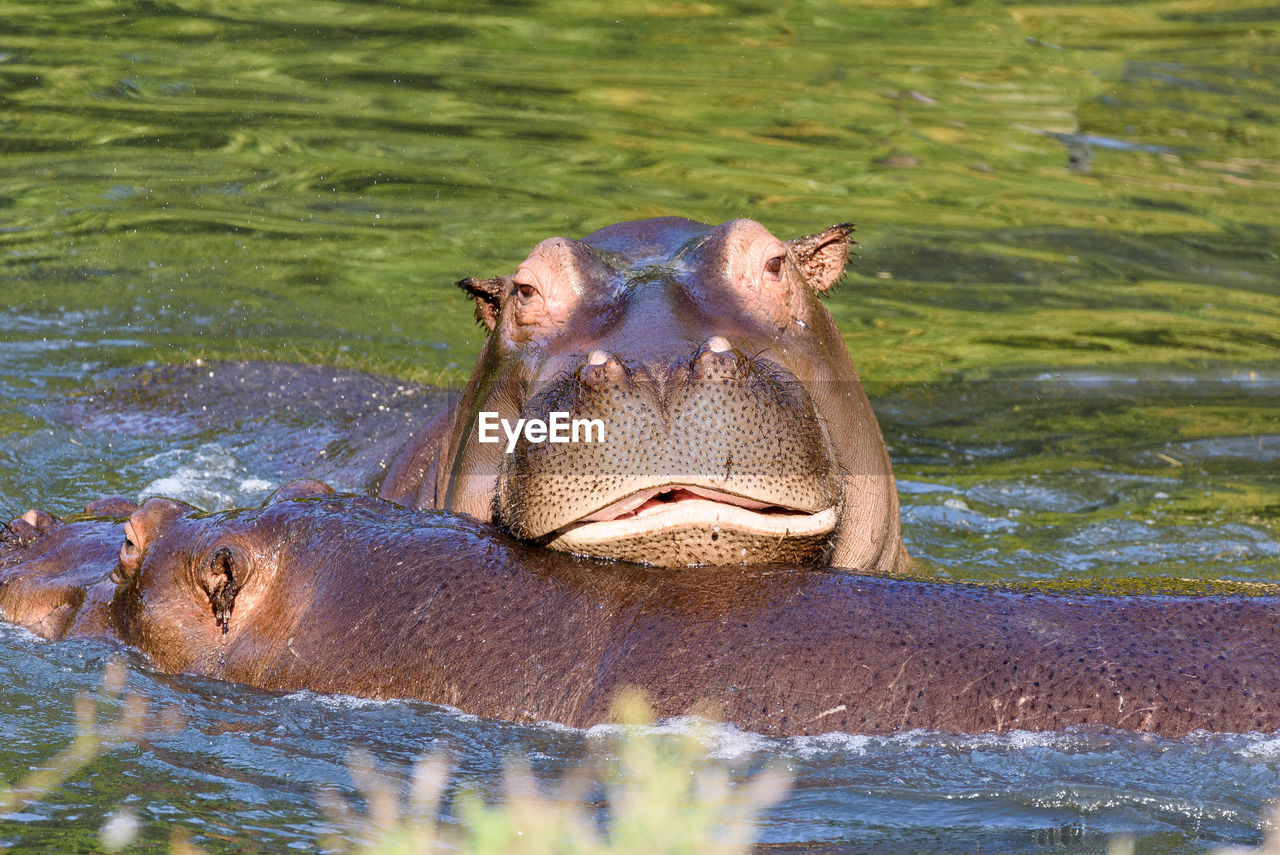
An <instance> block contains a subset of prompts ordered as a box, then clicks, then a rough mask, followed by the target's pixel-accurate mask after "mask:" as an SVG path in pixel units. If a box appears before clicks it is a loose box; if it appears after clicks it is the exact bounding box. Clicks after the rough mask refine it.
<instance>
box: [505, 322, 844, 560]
mask: <svg viewBox="0 0 1280 855" xmlns="http://www.w3.org/2000/svg"><path fill="white" fill-rule="evenodd" d="M524 412H525V414H526V415H527V417H528V418H537V417H545V414H546V413H551V412H561V413H568V414H569V416H570V418H571V419H572V420H573V421H575V422H583V421H594V422H597V423H598V424H600V425H602V426H603V431H602V433H603V437H602V441H599V442H577V443H574V442H567V443H552V442H546V441H544V442H536V443H535V442H530V441H528V440H527V439H524V438H522V439H521V440H520V442H519V443H518V444H517V446H516V448H515V449H514V451H513V453H512V454H509V455H506V456H505V458H504V460H503V465H502V467H501V470H500V472H499V476H498V489H497V491H496V494H495V497H494V519H495V521H497V522H499V524H501V525H503V526H505V527H507V528H508V529H509V530H510V531H512V532H513V533H514V534H516V535H517V536H518V537H522V538H524V539H527V540H535V541H540V542H543V543H545V544H546V545H547V546H549V547H551V548H553V549H560V550H564V551H567V552H575V553H581V554H587V555H595V556H600V557H608V558H618V559H625V560H630V561H645V562H648V563H650V564H659V565H662V566H681V565H686V564H755V563H762V562H787V561H790V562H807V561H813V560H817V559H820V558H822V557H823V555H824V553H825V551H826V550H827V548H828V546H829V543H830V540H831V538H832V537H833V535H834V533H835V531H836V524H837V522H838V520H839V518H840V503H841V484H842V478H841V473H840V469H839V466H838V465H837V464H836V462H835V455H834V452H833V449H832V447H831V442H830V440H829V438H828V437H827V435H826V432H825V431H824V429H823V427H822V422H821V420H820V419H819V418H818V417H817V414H816V412H815V411H814V406H813V402H812V400H811V399H810V397H809V394H808V392H807V390H806V389H805V387H804V386H803V385H802V384H801V383H800V382H799V380H797V379H796V377H795V376H794V375H792V374H791V373H790V372H789V371H787V370H786V369H785V368H783V367H782V366H780V365H777V364H776V363H772V362H769V361H768V360H766V359H763V358H760V357H755V358H752V357H750V356H747V355H745V354H743V353H741V352H739V351H738V350H737V349H736V348H734V347H732V346H731V345H730V344H729V342H728V341H726V340H725V339H724V338H722V337H720V336H715V337H712V338H711V339H710V340H709V341H708V342H707V343H705V344H704V345H702V346H701V347H700V348H698V350H697V351H696V352H694V353H693V354H692V355H691V356H689V357H688V358H685V359H680V360H677V361H675V363H674V364H671V365H643V364H626V363H624V362H621V361H619V360H618V358H617V357H615V356H612V355H610V354H607V353H605V352H603V351H600V350H596V351H593V352H592V353H591V354H590V355H589V356H588V358H587V359H586V360H585V364H583V365H582V366H581V367H580V368H579V369H578V370H577V371H573V372H566V373H564V374H562V375H560V377H559V378H557V379H556V380H555V381H554V382H552V383H551V384H550V385H548V386H547V387H546V388H545V389H543V390H542V391H541V392H540V393H538V394H537V395H535V396H534V397H532V398H531V399H530V401H529V404H528V406H527V407H526V408H525V411H524Z"/></svg>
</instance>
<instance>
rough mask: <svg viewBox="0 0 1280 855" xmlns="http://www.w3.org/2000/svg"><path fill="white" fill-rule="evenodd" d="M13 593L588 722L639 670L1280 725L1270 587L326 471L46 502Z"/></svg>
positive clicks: (662, 698)
mask: <svg viewBox="0 0 1280 855" xmlns="http://www.w3.org/2000/svg"><path fill="white" fill-rule="evenodd" d="M309 494H321V495H318V496H316V497H312V498H306V496H308V495H309ZM299 497H302V498H299ZM108 510H113V511H114V512H116V513H118V512H120V511H121V510H129V507H128V506H124V507H121V506H119V505H117V506H115V507H114V508H113V509H108ZM100 512H106V511H100ZM122 544H123V545H122ZM112 577H114V581H113V578H112ZM0 610H2V611H3V615H4V617H5V618H6V619H7V620H10V621H13V622H16V623H20V624H22V625H24V626H28V627H30V628H32V629H33V630H34V631H36V632H38V633H40V634H42V635H44V636H46V637H49V638H60V637H68V636H88V637H101V638H109V639H114V640H116V641H120V642H123V643H125V644H127V645H129V646H131V647H133V648H134V649H136V650H138V651H139V652H140V653H141V654H142V655H143V656H145V657H146V658H147V659H148V660H149V661H150V663H151V664H152V665H153V666H154V667H155V668H157V669H159V670H161V671H166V672H186V673H191V674H199V675H204V676H208V677H213V678H217V679H223V680H230V681H235V682H240V683H245V684H248V685H252V686H257V687H260V688H263V689H270V690H282V691H283V690H294V689H304V688H305V689H311V690H314V691H319V692H339V693H346V694H352V695H357V696H361V697H372V698H413V699H419V700H423V701H428V702H434V703H445V704H450V705H453V706H456V707H458V708H460V709H462V710H463V711H465V712H469V713H475V714H477V715H483V716H490V717H495V718H501V719H510V720H551V721H557V722H563V723H566V724H570V725H575V726H585V725H590V724H593V723H596V722H599V721H603V720H605V719H606V718H607V715H608V709H609V705H610V702H611V701H612V700H613V698H614V697H615V694H616V693H617V692H618V691H619V690H620V689H622V688H623V687H626V686H638V687H640V688H642V689H644V690H645V691H646V692H647V693H648V694H649V696H650V697H651V698H652V700H653V702H654V704H655V707H656V710H657V712H658V713H659V714H661V715H674V714H680V713H684V712H687V711H690V710H697V711H701V712H704V713H709V714H711V715H714V716H719V717H722V718H723V719H725V720H727V721H730V722H733V723H735V724H738V725H740V726H742V727H744V728H748V729H750V730H753V731H758V732H762V733H767V734H777V735H785V734H803V733H820V732H825V731H844V732H849V733H891V732H895V731H900V730H905V729H911V728H936V729H943V730H953V731H964V732H988V731H1007V730H1011V729H1029V730H1044V729H1060V728H1064V727H1070V726H1073V725H1094V726H1109V727H1116V728H1122V729H1127V730H1139V731H1150V732H1153V733H1158V734H1162V735H1169V736H1176V735H1182V734H1186V733H1188V732H1190V731H1192V730H1195V729H1206V730H1213V731H1254V730H1256V731H1264V732H1270V731H1274V730H1276V729H1278V728H1280V636H1277V634H1276V632H1275V623H1276V619H1277V616H1278V615H1280V602H1277V600H1276V599H1274V598H1267V597H1258V598H1227V597H1205V598H1175V597H1068V596H1058V595H1036V594H1013V593H1005V592H999V591H993V590H989V589H983V588H978V587H966V586H957V585H948V584H938V583H923V582H912V581H906V580H901V579H894V578H886V577H874V576H865V575H855V574H851V573H847V572H843V571H839V570H831V569H823V568H816V567H795V566H783V567H774V566H754V567H734V568H724V567H715V568H712V567H696V568H683V569H678V570H659V569H653V568H644V567H640V566H638V565H630V564H625V563H622V564H617V563H609V562H600V561H596V560H592V559H583V558H576V557H573V556H569V555H565V554H561V553H556V552H553V551H550V550H544V549H539V548H536V547H531V546H528V545H526V544H523V543H521V542H518V541H515V540H513V539H511V538H509V537H507V536H506V535H504V534H503V533H502V532H500V531H498V530H496V529H495V528H494V527H492V526H490V525H487V524H484V523H480V522H477V521H474V520H469V519H466V518H463V517H460V516H456V515H451V514H445V513H440V512H414V511H409V510H406V509H403V508H401V507H398V506H395V505H393V504H390V503H388V502H385V501H381V500H378V499H374V498H369V497H340V496H332V495H324V489H323V488H322V487H321V486H319V485H315V484H302V485H300V486H291V487H289V488H286V489H285V490H284V491H283V492H282V493H281V495H280V496H278V497H277V498H276V500H274V501H272V502H271V503H270V504H268V505H266V506H265V507H263V508H260V509H251V510H238V511H228V512H223V513H217V514H203V513H200V512H197V511H195V510H194V509H192V508H191V507H189V506H187V505H184V504H182V503H179V502H173V501H171V500H165V499H153V500H149V501H148V502H147V503H146V504H145V505H144V506H143V507H142V508H140V509H136V510H133V511H132V515H131V517H130V519H129V520H128V523H127V525H125V526H124V527H123V530H122V526H121V524H120V522H119V521H116V522H114V523H112V522H108V521H104V520H102V519H88V520H81V521H73V522H68V523H63V524H60V523H58V522H57V521H56V520H53V519H52V518H48V517H42V518H39V519H37V518H36V517H34V516H31V515H28V521H25V522H24V521H15V523H14V524H13V525H12V526H11V527H10V528H9V529H6V532H5V541H4V545H3V546H2V547H0Z"/></svg>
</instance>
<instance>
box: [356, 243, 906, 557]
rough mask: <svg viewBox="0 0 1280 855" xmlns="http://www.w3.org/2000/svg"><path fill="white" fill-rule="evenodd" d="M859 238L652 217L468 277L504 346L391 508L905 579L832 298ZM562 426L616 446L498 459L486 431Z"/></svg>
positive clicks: (505, 452) (394, 484) (396, 478)
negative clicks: (497, 273)
mask: <svg viewBox="0 0 1280 855" xmlns="http://www.w3.org/2000/svg"><path fill="white" fill-rule="evenodd" d="M849 231H850V227H849V226H847V225H839V226H833V227H832V228H830V229H827V230H826V231H824V232H822V233H820V234H817V235H813V236H810V237H806V238H800V239H797V240H792V241H785V242H784V241H780V240H779V239H777V238H776V237H774V236H773V235H772V234H770V233H769V232H768V231H767V230H766V229H765V228H764V227H763V226H761V225H760V224H759V223H756V222H753V221H751V220H735V221H732V222H729V223H724V224H722V225H720V226H716V227H711V226H707V225H703V224H701V223H695V222H693V221H691V220H684V219H678V218H661V219H654V220H641V221H637V222H631V223H621V224H618V225H615V226H609V227H608V228H605V229H601V230H599V231H597V232H595V233H593V234H591V235H588V236H587V237H586V238H584V239H583V240H581V241H576V240H569V239H566V238H551V239H549V240H546V241H543V242H542V243H540V244H539V245H538V246H537V247H536V248H535V249H534V251H533V252H532V254H530V256H529V257H528V258H527V259H526V260H525V261H524V262H523V263H522V264H521V265H520V266H519V269H518V270H517V271H516V273H515V274H514V275H511V276H501V277H496V278H493V279H484V280H478V279H466V280H463V281H462V282H460V283H459V284H460V285H461V286H462V287H464V288H465V289H466V290H467V291H468V292H469V293H470V294H471V295H472V296H473V297H474V298H475V301H476V316H477V318H478V319H479V320H480V321H481V322H482V323H483V324H484V325H485V327H486V328H487V329H488V331H489V335H488V338H487V340H486V342H485V345H484V348H483V349H482V351H481V353H480V355H479V357H478V359H477V361H476V367H475V370H474V372H473V374H472V377H471V380H470V382H469V383H468V385H467V387H466V389H465V390H464V391H463V393H462V395H461V399H460V400H459V401H458V402H457V403H456V405H455V406H453V407H452V408H451V409H449V410H448V411H447V412H445V413H443V414H441V415H440V416H439V417H438V418H437V419H435V421H434V422H432V423H431V424H430V425H428V426H427V427H426V428H425V429H423V430H422V431H421V432H420V433H419V435H418V436H417V437H416V438H415V439H414V440H413V441H412V442H411V443H409V444H408V445H407V446H406V447H405V449H404V450H403V451H402V452H401V454H400V455H399V458H398V459H397V460H396V461H395V463H394V465H393V466H392V467H391V469H390V472H389V473H388V475H387V477H386V480H385V482H384V483H383V485H382V488H381V492H380V495H381V496H383V497H384V498H388V499H391V500H393V501H396V502H398V503H401V504H405V505H408V506H410V507H415V508H440V509H444V510H450V511H456V512H461V513H465V514H469V515H471V516H474V517H476V518H478V519H482V520H487V521H493V522H495V523H496V524H497V525H499V526H500V527H501V528H503V529H504V530H505V531H507V532H509V533H511V534H513V535H515V536H516V537H518V538H520V539H523V540H526V541H531V542H535V543H539V544H542V545H546V546H550V547H552V548H554V549H560V550H564V551H569V552H574V553H578V554H584V555H593V556H598V557H606V558H622V559H627V560H632V561H644V562H647V563H650V564H657V565H662V566H679V565H687V564H700V563H708V564H753V563H762V562H780V561H787V562H814V561H820V562H825V563H833V564H836V565H839V566H845V567H857V568H860V569H864V570H876V571H898V570H902V569H904V568H905V566H906V563H907V556H906V552H905V550H904V548H903V545H902V539H901V537H900V534H899V519H898V516H899V515H898V496H897V490H896V486H895V484H894V479H893V472H892V468H891V466H890V462H889V456H888V453H887V451H886V449H885V444H884V440H883V439H882V437H881V434H880V429H879V426H878V424H877V422H876V419H875V416H874V414H873V413H872V411H871V406H870V404H869V403H868V401H867V396H866V394H865V393H864V392H863V389H862V386H861V383H860V382H859V379H858V375H857V372H856V371H855V370H854V367H853V364H852V363H851V361H850V359H849V354H848V352H847V350H846V348H845V345H844V342H843V339H842V338H841V337H840V333H839V330H837V329H836V326H835V323H834V322H833V320H832V319H831V316H830V314H828V312H827V311H826V309H825V308H823V306H822V305H821V302H820V300H819V297H820V295H822V294H824V293H826V292H828V291H829V290H830V289H831V288H833V287H834V286H835V284H836V281H837V280H838V279H839V277H840V275H841V273H842V272H843V269H844V266H845V264H846V262H847V260H848V252H849ZM553 413H561V414H563V416H564V418H565V419H566V420H572V421H578V420H581V421H582V422H583V423H584V424H585V423H592V422H594V423H596V424H598V425H599V431H600V434H602V436H601V437H599V439H598V440H597V441H592V442H587V441H579V442H561V443H556V442H551V441H538V439H537V438H536V437H535V436H532V435H529V434H524V435H522V436H521V438H520V439H519V440H518V442H515V443H513V444H511V445H510V446H509V445H508V441H507V437H506V436H505V435H504V433H503V432H501V431H498V432H497V439H498V441H496V442H491V443H485V442H481V441H480V437H481V433H482V431H483V430H484V428H485V420H486V419H487V420H488V421H489V424H491V425H496V424H497V422H498V420H506V422H507V423H508V424H510V425H518V424H520V420H521V419H523V420H525V421H526V422H529V421H534V420H541V421H546V420H548V419H549V417H550V415H551V414H553ZM486 414H488V415H486Z"/></svg>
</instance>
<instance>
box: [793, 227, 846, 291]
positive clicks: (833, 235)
mask: <svg viewBox="0 0 1280 855" xmlns="http://www.w3.org/2000/svg"><path fill="white" fill-rule="evenodd" d="M852 232H853V223H837V224H836V225H834V226H832V227H831V228H829V229H827V230H826V231H824V232H819V233H818V234H816V235H809V236H808V237H802V238H796V239H795V240H789V241H787V251H788V252H789V253H790V255H791V258H792V260H793V261H794V262H795V263H796V266H797V267H799V268H800V272H801V273H802V274H804V278H805V281H806V282H808V283H809V287H811V288H813V290H815V291H817V292H818V293H819V294H825V293H826V292H828V291H830V290H831V289H832V288H834V287H835V284H836V283H837V282H839V281H840V275H841V274H842V273H844V266H845V265H846V264H848V263H849V235H850V234H852Z"/></svg>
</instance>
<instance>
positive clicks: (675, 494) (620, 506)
mask: <svg viewBox="0 0 1280 855" xmlns="http://www.w3.org/2000/svg"><path fill="white" fill-rule="evenodd" d="M838 520H839V513H838V508H837V507H834V506H833V507H828V508H824V509H822V510H819V511H816V512H809V511H804V510H800V509H797V508H790V507H784V506H781V505H775V504H769V503H766V502H761V501H757V500H755V499H751V498H747V497H745V496H737V495H733V494H731V493H724V492H721V491H719V490H713V489H710V488H707V487H699V486H693V485H685V484H674V485H664V486H660V487H650V488H648V489H644V490H639V491H637V492H635V493H632V494H630V495H628V496H626V497H624V498H622V499H619V500H617V501H615V502H612V503H610V504H608V505H606V506H605V507H603V508H600V509H599V510H596V511H594V512H592V513H590V514H588V515H586V516H584V517H581V518H580V519H578V520H575V521H574V522H571V523H569V524H568V525H565V526H562V527H561V528H559V529H558V530H556V531H555V532H554V533H553V534H552V537H551V540H550V541H549V542H548V546H550V547H552V548H553V549H560V550H563V551H566V552H575V553H579V554H588V555H594V556H599V557H612V558H619V559H624V560H629V561H641V562H644V563H649V564H659V565H662V566H668V567H670V566H680V565H685V564H707V563H723V564H731V563H757V562H761V561H797V560H810V559H813V558H815V557H818V555H819V554H820V553H821V551H822V549H823V547H824V546H825V544H826V543H827V541H828V540H829V539H830V538H831V537H832V536H833V535H834V533H835V529H836V524H837V522H838Z"/></svg>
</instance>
